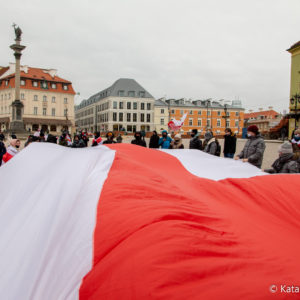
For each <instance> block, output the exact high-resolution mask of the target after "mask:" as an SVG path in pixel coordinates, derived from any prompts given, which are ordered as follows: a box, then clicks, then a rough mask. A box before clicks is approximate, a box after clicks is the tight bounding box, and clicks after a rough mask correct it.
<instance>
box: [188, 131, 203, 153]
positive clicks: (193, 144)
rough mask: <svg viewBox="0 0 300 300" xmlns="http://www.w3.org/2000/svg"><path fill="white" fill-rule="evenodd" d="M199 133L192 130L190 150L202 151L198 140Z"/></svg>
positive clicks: (200, 142)
mask: <svg viewBox="0 0 300 300" xmlns="http://www.w3.org/2000/svg"><path fill="white" fill-rule="evenodd" d="M199 135H200V134H199V133H198V130H197V129H192V132H191V137H192V138H191V140H190V149H198V150H203V147H202V141H201V140H200V139H199Z"/></svg>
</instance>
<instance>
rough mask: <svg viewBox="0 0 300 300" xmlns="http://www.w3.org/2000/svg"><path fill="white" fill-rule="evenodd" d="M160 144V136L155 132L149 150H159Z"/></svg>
mask: <svg viewBox="0 0 300 300" xmlns="http://www.w3.org/2000/svg"><path fill="white" fill-rule="evenodd" d="M158 142H159V136H158V134H157V132H156V131H155V130H154V131H153V134H152V136H151V138H150V143H149V148H158Z"/></svg>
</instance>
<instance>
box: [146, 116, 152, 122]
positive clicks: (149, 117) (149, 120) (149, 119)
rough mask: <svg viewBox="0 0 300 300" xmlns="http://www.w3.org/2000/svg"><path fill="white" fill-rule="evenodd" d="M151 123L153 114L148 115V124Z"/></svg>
mask: <svg viewBox="0 0 300 300" xmlns="http://www.w3.org/2000/svg"><path fill="white" fill-rule="evenodd" d="M150 122H151V114H147V123H150Z"/></svg>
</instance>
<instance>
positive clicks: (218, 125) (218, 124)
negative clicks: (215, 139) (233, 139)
mask: <svg viewBox="0 0 300 300" xmlns="http://www.w3.org/2000/svg"><path fill="white" fill-rule="evenodd" d="M217 127H221V120H220V119H218V120H217Z"/></svg>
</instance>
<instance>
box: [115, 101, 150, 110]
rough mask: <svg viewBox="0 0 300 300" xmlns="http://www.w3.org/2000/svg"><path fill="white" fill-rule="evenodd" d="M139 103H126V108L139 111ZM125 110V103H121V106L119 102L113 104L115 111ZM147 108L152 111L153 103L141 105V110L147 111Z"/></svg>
mask: <svg viewBox="0 0 300 300" xmlns="http://www.w3.org/2000/svg"><path fill="white" fill-rule="evenodd" d="M138 104H139V103H138V102H126V107H127V109H134V110H137V109H138ZM118 108H119V109H124V102H123V101H120V102H119V105H118V102H117V101H114V102H113V109H118ZM146 108H147V110H151V103H144V102H142V103H140V109H141V110H145V109H146Z"/></svg>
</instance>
